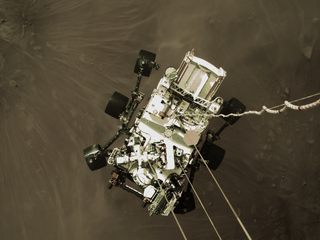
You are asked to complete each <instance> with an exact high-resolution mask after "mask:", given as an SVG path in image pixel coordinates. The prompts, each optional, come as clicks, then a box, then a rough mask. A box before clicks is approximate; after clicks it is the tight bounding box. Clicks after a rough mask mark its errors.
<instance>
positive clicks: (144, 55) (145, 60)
mask: <svg viewBox="0 0 320 240" xmlns="http://www.w3.org/2000/svg"><path fill="white" fill-rule="evenodd" d="M155 59H156V54H154V53H152V52H148V51H145V50H140V52H139V55H138V58H137V61H136V65H135V66H134V73H137V74H139V72H140V68H141V67H143V68H144V69H143V71H142V72H141V75H142V76H145V77H149V76H150V74H151V70H152V68H153V67H155V62H154V60H155ZM156 69H157V67H156ZM157 70H158V69H157Z"/></svg>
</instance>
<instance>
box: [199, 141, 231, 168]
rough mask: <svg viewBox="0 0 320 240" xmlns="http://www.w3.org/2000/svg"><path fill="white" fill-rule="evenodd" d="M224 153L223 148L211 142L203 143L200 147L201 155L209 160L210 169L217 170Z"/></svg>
mask: <svg viewBox="0 0 320 240" xmlns="http://www.w3.org/2000/svg"><path fill="white" fill-rule="evenodd" d="M225 153H226V151H225V150H224V149H223V148H221V147H219V146H217V145H215V144H213V143H208V144H206V143H205V145H204V146H203V147H202V149H201V155H202V157H203V159H204V160H209V163H208V167H209V168H210V169H211V170H217V168H218V167H219V166H220V164H221V162H222V160H223V158H224V155H225Z"/></svg>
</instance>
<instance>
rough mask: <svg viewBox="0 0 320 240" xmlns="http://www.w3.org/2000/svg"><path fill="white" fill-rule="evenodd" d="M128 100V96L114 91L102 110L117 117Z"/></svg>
mask: <svg viewBox="0 0 320 240" xmlns="http://www.w3.org/2000/svg"><path fill="white" fill-rule="evenodd" d="M128 101H129V98H128V97H126V96H124V95H122V94H121V93H118V92H114V93H113V95H112V96H111V98H110V100H109V102H108V105H107V106H106V109H105V110H104V112H105V113H107V114H108V115H110V116H111V117H114V118H116V119H119V118H120V114H121V113H123V112H124V110H125V109H126V105H127V103H128Z"/></svg>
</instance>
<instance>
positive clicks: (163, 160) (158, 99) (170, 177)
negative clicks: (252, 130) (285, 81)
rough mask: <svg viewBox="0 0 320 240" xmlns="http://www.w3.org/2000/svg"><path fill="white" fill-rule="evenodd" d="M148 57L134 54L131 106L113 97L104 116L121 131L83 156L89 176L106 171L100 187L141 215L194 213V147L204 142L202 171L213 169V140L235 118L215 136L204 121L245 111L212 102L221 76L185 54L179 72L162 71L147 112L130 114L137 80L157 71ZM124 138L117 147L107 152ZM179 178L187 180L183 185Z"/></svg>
mask: <svg viewBox="0 0 320 240" xmlns="http://www.w3.org/2000/svg"><path fill="white" fill-rule="evenodd" d="M155 57H156V55H155V54H154V53H151V52H148V51H145V50H141V51H140V53H139V55H138V58H137V61H136V64H135V68H134V72H135V73H136V74H137V82H136V86H135V89H134V90H133V91H132V92H131V93H132V95H131V99H130V100H129V98H128V97H126V96H124V95H122V94H120V93H118V92H115V93H114V94H113V95H112V97H111V98H110V101H109V103H108V104H107V106H106V109H105V112H106V113H107V114H109V115H110V116H112V117H114V118H116V119H119V120H120V121H121V122H122V124H121V125H120V126H119V128H118V131H117V133H116V134H115V135H114V137H112V138H111V139H110V140H109V141H108V142H107V143H106V144H105V145H104V146H103V147H101V146H100V145H99V144H94V145H92V146H89V147H87V148H85V149H84V150H83V153H84V157H85V160H86V162H87V164H88V166H89V168H90V169H91V170H92V171H94V170H97V169H100V168H102V167H104V166H106V165H107V163H108V164H110V165H113V166H114V167H115V169H114V170H113V171H112V172H111V178H110V180H109V185H108V188H109V189H111V188H112V187H120V188H122V189H124V190H126V191H128V192H130V193H132V194H134V195H136V196H137V197H139V198H141V200H142V206H143V207H147V208H148V211H149V215H150V216H151V215H153V214H155V215H159V214H160V215H163V216H167V215H168V214H169V213H170V211H172V210H174V213H180V214H184V213H187V212H190V211H192V210H193V209H195V201H194V197H193V193H192V192H191V184H192V181H193V178H194V175H195V172H196V171H197V170H198V169H199V166H200V164H201V163H202V161H201V160H200V157H199V155H200V154H198V152H197V151H196V148H197V147H196V145H197V144H198V143H200V142H201V140H200V141H199V139H200V137H201V136H202V135H204V136H203V138H204V139H205V140H204V141H203V142H202V143H203V144H202V147H201V149H200V153H201V155H202V157H203V159H205V161H206V163H207V164H208V166H209V168H210V169H212V170H216V169H217V168H218V167H219V165H220V164H221V162H222V160H223V158H224V155H225V150H224V149H222V148H220V147H218V146H217V145H215V144H213V142H214V141H216V140H218V139H219V135H220V133H221V132H222V131H223V130H224V129H225V128H226V127H227V126H229V125H232V124H234V123H235V122H236V121H237V120H238V119H239V117H232V116H231V117H227V118H224V120H225V121H226V122H225V124H224V125H223V126H222V127H221V128H220V129H219V130H218V131H217V132H212V131H210V130H207V129H206V128H207V126H208V124H209V120H210V119H211V118H212V116H214V115H217V114H220V113H222V114H229V113H242V112H244V111H245V106H244V105H243V104H242V103H241V102H240V101H238V100H237V99H236V98H232V99H231V100H229V101H225V100H223V99H222V98H221V97H217V96H216V92H217V91H218V89H219V87H220V85H221V84H222V82H223V81H224V79H225V77H226V71H224V70H223V69H222V68H219V69H218V68H216V67H215V66H213V65H212V64H210V63H209V62H207V61H205V60H203V59H201V58H198V57H196V56H195V55H194V52H193V50H192V51H189V52H188V53H187V54H186V55H185V57H184V59H183V61H182V63H181V65H180V67H179V68H178V69H175V68H173V67H168V68H167V69H166V70H165V72H164V76H163V78H161V79H160V81H159V84H158V86H157V88H156V89H155V90H154V91H153V93H152V94H151V97H150V99H149V100H148V103H147V105H146V106H145V107H144V108H142V109H141V110H139V112H138V113H137V114H136V117H135V119H134V121H132V124H131V125H132V126H130V127H129V123H130V121H131V120H132V116H133V113H134V112H135V110H136V109H137V107H138V105H139V104H140V102H141V101H142V100H143V98H144V94H143V93H142V92H139V86H140V82H141V78H142V76H145V77H149V75H150V73H151V70H152V69H153V68H155V69H156V70H159V68H160V65H159V64H157V63H156V62H155ZM123 134H125V135H127V136H128V137H127V138H126V140H125V142H124V145H123V146H122V147H119V148H114V149H113V150H111V149H109V147H110V146H111V145H112V144H113V143H114V142H115V141H116V140H117V139H118V138H119V137H120V136H121V135H123ZM186 176H188V179H190V181H189V182H187V181H186ZM126 179H128V180H130V181H132V182H133V183H135V184H136V185H138V187H139V189H138V190H136V189H134V188H132V187H130V186H128V185H126V184H125V182H126Z"/></svg>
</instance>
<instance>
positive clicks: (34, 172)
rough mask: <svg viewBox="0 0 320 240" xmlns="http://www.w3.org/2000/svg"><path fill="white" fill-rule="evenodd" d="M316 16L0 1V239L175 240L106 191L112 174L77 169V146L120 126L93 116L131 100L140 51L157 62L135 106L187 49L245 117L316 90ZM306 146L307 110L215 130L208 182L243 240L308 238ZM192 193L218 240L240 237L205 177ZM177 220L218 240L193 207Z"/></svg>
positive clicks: (229, 8) (315, 225)
mask: <svg viewBox="0 0 320 240" xmlns="http://www.w3.org/2000/svg"><path fill="white" fill-rule="evenodd" d="M319 19H320V1H318V0H243V1H236V0H197V1H191V0H184V1H182V0H179V1H178V0H177V1H169V0H162V1H146V0H144V1H142V0H126V1H125V0H117V1H116V0H91V1H88V0H68V1H62V0H19V1H18V0H1V1H0V239H3V240H21V239H30V240H47V239H48V240H57V239H58V240H82V239H83V240H89V239H90V240H102V239H108V240H109V239H117V240H118V239H119V240H120V239H139V240H158V239H159V240H160V239H183V237H182V234H181V232H180V230H179V228H178V226H177V223H176V221H175V220H174V218H173V216H172V215H171V214H170V215H169V216H168V217H162V216H151V217H149V215H148V211H147V209H145V208H142V207H141V200H140V199H138V198H137V197H135V196H134V195H131V194H129V193H127V192H125V191H123V190H121V189H119V188H113V189H111V190H109V189H107V185H108V181H109V177H110V172H111V170H113V167H112V166H107V167H105V168H103V169H100V170H97V171H94V172H92V171H90V169H89V168H88V166H87V164H86V162H85V160H84V157H83V153H82V151H83V149H84V148H85V147H87V146H90V145H92V144H95V143H100V144H101V145H104V144H105V143H106V142H107V141H108V140H109V139H110V138H111V137H112V136H113V135H114V134H115V133H116V131H117V126H118V125H119V123H120V122H119V121H118V120H116V119H114V118H112V117H110V116H108V115H107V114H105V113H104V109H105V106H106V104H107V103H108V100H109V99H110V97H111V95H112V94H113V92H114V91H118V92H121V93H122V94H124V95H126V96H130V91H131V90H133V88H134V86H135V82H136V74H134V72H133V68H134V64H135V61H136V58H137V55H138V53H139V51H140V49H144V50H147V51H151V52H154V53H156V54H157V57H156V62H157V63H159V64H161V68H160V70H159V71H155V70H153V71H152V73H151V76H150V77H149V78H146V77H144V78H142V83H141V87H140V91H142V92H144V93H145V94H146V96H148V95H150V94H151V92H152V90H153V89H154V88H156V86H157V84H158V82H159V80H160V78H161V77H162V76H163V72H164V70H165V69H166V68H167V67H169V66H173V67H176V68H178V67H179V65H180V63H181V61H182V60H183V58H184V56H185V54H186V52H187V51H190V50H191V49H193V48H194V49H195V55H196V56H197V57H200V58H202V59H205V60H207V61H208V62H210V63H212V64H213V65H215V66H216V67H218V68H219V67H222V68H223V69H225V70H226V71H227V77H226V79H225V81H224V82H223V84H222V85H221V87H220V89H219V91H218V92H217V95H219V96H221V97H222V98H223V99H226V100H228V99H230V98H232V97H236V98H238V99H239V100H240V101H241V102H243V103H244V104H245V105H246V107H247V110H261V108H262V106H264V105H265V106H267V107H273V106H277V105H280V104H283V102H284V101H285V100H288V101H294V100H296V99H301V98H304V97H307V96H310V95H313V94H317V93H319V92H320V67H319V66H320V36H319V34H320V22H319V21H320V20H319ZM318 99H319V95H318V96H316V97H313V98H308V99H305V100H303V101H299V102H296V103H295V104H297V105H303V104H308V103H311V102H314V101H316V100H318ZM146 100H147V97H146V98H145V99H144V102H143V103H142V104H141V105H140V107H142V106H143V105H144V104H146ZM223 122H224V121H223V119H220V118H219V119H214V120H213V121H212V122H211V124H210V126H209V127H210V129H212V130H213V131H214V130H216V129H217V127H218V126H221V124H222V123H223ZM319 143H320V107H316V108H312V109H309V110H305V111H295V110H287V111H286V112H284V113H282V114H280V115H271V114H267V113H264V114H263V115H261V116H257V115H246V116H243V117H242V118H241V119H240V120H239V121H238V122H237V123H236V124H234V125H232V126H231V127H229V128H228V129H227V130H225V131H224V132H223V133H222V134H221V139H220V140H219V141H217V142H216V144H217V145H219V146H220V147H222V148H224V149H225V150H226V156H225V159H224V161H223V162H222V164H221V166H220V168H219V169H218V170H217V171H214V172H213V174H214V176H215V177H216V178H217V180H218V182H219V184H220V186H221V187H222V189H223V190H224V192H225V194H226V196H227V197H228V199H229V201H230V203H231V204H232V206H233V207H234V209H235V211H236V213H237V214H238V216H239V217H240V219H241V221H242V223H243V225H244V226H245V228H246V230H247V231H248V233H249V234H250V236H251V238H252V239H257V240H259V239H261V240H264V239H266V240H278V239H279V240H290V239H292V240H304V239H306V240H316V239H320V145H319ZM122 144H123V142H122V141H120V140H119V141H117V142H116V143H114V145H113V147H116V146H121V145H122ZM194 187H195V189H196V191H197V192H198V194H199V196H200V198H201V200H202V202H203V204H204V206H205V208H206V209H207V211H208V213H209V215H210V217H211V219H212V221H213V223H214V225H215V226H216V228H217V230H218V232H219V234H220V235H221V237H222V239H234V240H239V239H247V237H246V235H245V233H244V231H243V230H242V228H241V226H240V225H239V223H238V222H237V220H236V218H235V216H234V215H233V213H232V211H231V210H230V208H229V206H228V204H227V203H226V201H225V200H224V198H223V196H222V195H221V193H220V191H219V190H218V188H217V186H216V184H215V183H214V181H213V179H212V178H211V175H210V174H209V172H208V170H207V169H206V168H204V167H201V169H200V171H199V172H197V173H196V176H195V180H194ZM177 218H178V220H179V222H180V224H181V227H182V229H183V231H184V233H185V235H186V237H187V239H191V240H192V239H201V240H206V239H218V236H217V234H216V233H215V231H214V229H213V228H212V226H211V224H210V222H209V221H208V218H207V216H206V215H205V212H204V211H203V209H202V208H201V206H200V204H199V202H198V201H197V200H196V209H195V210H194V211H192V212H190V213H187V214H185V215H177Z"/></svg>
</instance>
